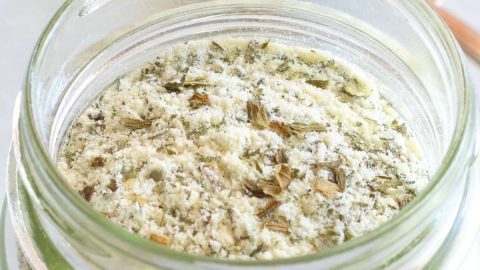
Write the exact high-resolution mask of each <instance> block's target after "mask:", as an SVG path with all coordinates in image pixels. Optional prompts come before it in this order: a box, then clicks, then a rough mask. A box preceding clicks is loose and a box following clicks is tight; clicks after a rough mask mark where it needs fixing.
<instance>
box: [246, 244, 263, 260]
mask: <svg viewBox="0 0 480 270" xmlns="http://www.w3.org/2000/svg"><path fill="white" fill-rule="evenodd" d="M262 250H263V244H260V245H259V246H258V247H257V248H255V249H254V250H253V251H252V252H250V254H249V256H250V257H251V258H253V257H254V256H255V255H257V254H258V253H260V252H262Z"/></svg>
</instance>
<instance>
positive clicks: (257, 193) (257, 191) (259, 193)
mask: <svg viewBox="0 0 480 270" xmlns="http://www.w3.org/2000/svg"><path fill="white" fill-rule="evenodd" d="M244 188H245V191H246V193H247V194H249V195H250V196H253V197H257V198H267V197H270V195H268V194H266V193H265V192H263V190H262V189H261V188H259V187H258V186H255V185H253V184H251V183H250V182H247V183H245V186H244Z"/></svg>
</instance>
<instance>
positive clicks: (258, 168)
mask: <svg viewBox="0 0 480 270" xmlns="http://www.w3.org/2000/svg"><path fill="white" fill-rule="evenodd" d="M255 169H257V171H258V172H259V173H263V169H262V166H261V165H260V162H258V160H255Z"/></svg>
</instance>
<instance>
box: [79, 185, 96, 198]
mask: <svg viewBox="0 0 480 270" xmlns="http://www.w3.org/2000/svg"><path fill="white" fill-rule="evenodd" d="M93 192H95V188H94V187H92V186H85V187H84V188H83V189H82V191H80V194H81V195H82V196H83V198H85V200H86V201H87V202H89V201H90V199H91V198H92V194H93Z"/></svg>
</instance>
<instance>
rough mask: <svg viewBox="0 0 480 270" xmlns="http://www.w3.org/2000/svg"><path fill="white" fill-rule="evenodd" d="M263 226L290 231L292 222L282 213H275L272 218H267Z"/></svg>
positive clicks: (283, 231) (285, 231) (279, 230)
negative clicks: (281, 214)
mask: <svg viewBox="0 0 480 270" xmlns="http://www.w3.org/2000/svg"><path fill="white" fill-rule="evenodd" d="M263 226H264V227H265V228H268V229H270V230H272V231H276V232H282V233H288V232H289V227H290V224H289V222H288V220H287V218H286V217H284V216H280V215H273V216H272V217H271V218H269V219H267V220H266V221H265V222H264V223H263Z"/></svg>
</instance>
